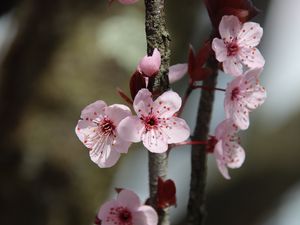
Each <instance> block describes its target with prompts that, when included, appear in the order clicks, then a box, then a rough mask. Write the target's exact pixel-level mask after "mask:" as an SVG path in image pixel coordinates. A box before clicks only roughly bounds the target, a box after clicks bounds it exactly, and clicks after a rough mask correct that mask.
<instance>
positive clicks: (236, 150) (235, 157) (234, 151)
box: [223, 143, 245, 169]
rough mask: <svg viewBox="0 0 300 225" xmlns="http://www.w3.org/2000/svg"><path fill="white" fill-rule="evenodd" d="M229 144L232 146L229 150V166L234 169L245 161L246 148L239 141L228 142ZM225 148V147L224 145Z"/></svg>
mask: <svg viewBox="0 0 300 225" xmlns="http://www.w3.org/2000/svg"><path fill="white" fill-rule="evenodd" d="M225 145H226V144H225ZM227 146H229V148H230V149H228V150H227V156H226V157H227V166H228V167H229V168H233V169H234V168H239V167H241V166H242V164H243V163H244V161H245V151H244V149H243V148H242V147H241V146H240V145H239V144H237V143H234V144H232V143H228V145H227ZM223 148H225V146H224V145H223Z"/></svg>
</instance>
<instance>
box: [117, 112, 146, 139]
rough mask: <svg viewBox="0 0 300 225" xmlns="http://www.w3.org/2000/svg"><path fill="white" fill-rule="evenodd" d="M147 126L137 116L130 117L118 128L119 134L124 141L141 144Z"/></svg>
mask: <svg viewBox="0 0 300 225" xmlns="http://www.w3.org/2000/svg"><path fill="white" fill-rule="evenodd" d="M144 129H145V126H144V124H143V123H142V122H141V120H140V118H139V117H137V116H129V117H126V118H125V119H123V120H122V121H121V122H120V123H119V125H118V126H117V132H118V134H119V135H120V136H121V138H122V139H124V140H125V141H129V142H139V141H141V138H142V133H143V132H144Z"/></svg>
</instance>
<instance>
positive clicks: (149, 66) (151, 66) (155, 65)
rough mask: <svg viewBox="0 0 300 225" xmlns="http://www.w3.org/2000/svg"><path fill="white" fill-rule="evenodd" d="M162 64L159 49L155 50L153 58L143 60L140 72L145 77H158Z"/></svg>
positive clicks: (147, 57)
mask: <svg viewBox="0 0 300 225" xmlns="http://www.w3.org/2000/svg"><path fill="white" fill-rule="evenodd" d="M160 64H161V55H160V52H159V51H158V49H157V48H155V49H154V51H153V54H152V56H147V55H146V56H144V58H142V59H141V61H140V62H139V65H138V71H140V72H141V73H142V74H143V75H146V76H149V77H151V76H153V75H156V74H157V73H158V71H159V67H160Z"/></svg>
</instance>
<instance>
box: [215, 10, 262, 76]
mask: <svg viewBox="0 0 300 225" xmlns="http://www.w3.org/2000/svg"><path fill="white" fill-rule="evenodd" d="M219 32H220V35H221V38H222V39H219V38H215V39H214V40H213V42H212V49H213V50H214V51H215V53H216V58H217V60H218V61H219V62H222V63H223V69H224V72H225V73H227V74H230V75H232V76H239V75H241V74H242V73H243V65H244V66H246V67H248V68H257V67H258V68H261V67H263V66H264V64H265V60H264V58H263V56H262V55H261V53H260V52H259V50H258V49H257V48H256V46H257V45H258V44H259V42H260V39H261V37H262V35H263V29H262V28H261V27H260V25H259V24H258V23H254V22H247V23H244V24H241V22H240V21H239V19H238V18H237V17H236V16H223V17H222V20H221V22H220V26H219Z"/></svg>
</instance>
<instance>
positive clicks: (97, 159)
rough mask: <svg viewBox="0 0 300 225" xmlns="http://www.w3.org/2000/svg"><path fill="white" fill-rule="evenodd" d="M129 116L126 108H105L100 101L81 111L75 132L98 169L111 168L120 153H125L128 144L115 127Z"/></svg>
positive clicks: (113, 106)
mask: <svg viewBox="0 0 300 225" xmlns="http://www.w3.org/2000/svg"><path fill="white" fill-rule="evenodd" d="M130 115H131V111H130V109H129V108H128V107H127V106H125V105H120V104H114V105H111V106H107V105H106V103H105V102H104V101H101V100H99V101H96V102H94V103H92V104H90V105H88V106H87V107H85V108H84V109H83V110H82V112H81V116H80V117H81V119H80V120H79V121H78V124H77V126H76V129H75V132H76V134H77V136H78V138H79V140H80V141H81V142H82V143H83V144H84V145H85V146H86V147H87V148H88V149H90V151H89V155H90V158H91V160H92V161H93V162H94V163H96V164H98V166H99V167H101V168H105V167H111V166H113V165H115V164H116V162H117V161H118V159H119V158H120V153H127V151H128V147H129V145H130V142H128V141H124V140H123V139H121V137H120V135H119V134H118V132H117V127H118V125H119V123H120V121H121V120H122V119H124V118H125V117H127V116H130Z"/></svg>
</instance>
